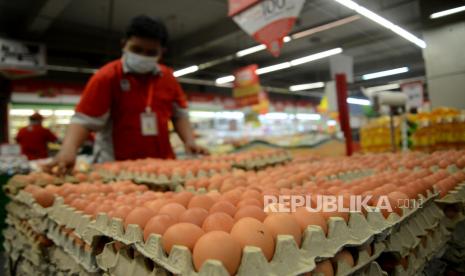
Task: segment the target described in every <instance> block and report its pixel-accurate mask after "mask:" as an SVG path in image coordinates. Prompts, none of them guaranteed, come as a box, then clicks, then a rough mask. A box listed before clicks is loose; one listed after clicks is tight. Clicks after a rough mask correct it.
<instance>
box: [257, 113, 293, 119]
mask: <svg viewBox="0 0 465 276" xmlns="http://www.w3.org/2000/svg"><path fill="white" fill-rule="evenodd" d="M263 116H264V117H265V118H266V119H267V120H286V119H289V114H287V113H284V112H270V113H266V114H265V115H263Z"/></svg>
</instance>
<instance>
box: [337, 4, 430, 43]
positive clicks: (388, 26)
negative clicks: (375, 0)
mask: <svg viewBox="0 0 465 276" xmlns="http://www.w3.org/2000/svg"><path fill="white" fill-rule="evenodd" d="M334 1H336V2H338V3H339V4H341V5H344V6H346V7H347V8H349V9H351V10H354V11H355V12H357V13H358V14H361V15H363V16H365V17H366V18H368V19H370V20H371V21H373V22H375V23H377V24H379V25H381V26H383V27H385V28H386V29H389V30H391V31H393V32H394V33H396V34H398V35H399V36H401V37H403V38H405V39H407V40H408V41H410V42H412V43H414V44H415V45H417V46H418V47H420V48H426V42H425V41H423V40H421V39H420V38H418V37H416V36H415V35H413V34H412V33H410V32H408V31H406V30H405V29H403V28H401V27H400V26H398V25H396V24H394V23H392V22H391V21H389V20H387V19H386V18H384V17H382V16H380V15H378V14H376V13H374V12H372V11H370V10H369V9H367V8H365V7H363V6H360V5H359V4H357V3H355V2H354V1H352V0H334Z"/></svg>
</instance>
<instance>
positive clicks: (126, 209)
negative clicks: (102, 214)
mask: <svg viewBox="0 0 465 276" xmlns="http://www.w3.org/2000/svg"><path fill="white" fill-rule="evenodd" d="M132 209H134V208H132V207H130V206H127V205H122V206H118V207H116V209H115V210H114V211H113V213H112V216H111V217H113V218H120V219H122V220H124V219H125V218H126V216H127V215H128V214H129V213H130V212H131V211H132Z"/></svg>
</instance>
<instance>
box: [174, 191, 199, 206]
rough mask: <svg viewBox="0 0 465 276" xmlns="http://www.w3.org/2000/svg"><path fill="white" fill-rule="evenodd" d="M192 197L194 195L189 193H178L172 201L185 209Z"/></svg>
mask: <svg viewBox="0 0 465 276" xmlns="http://www.w3.org/2000/svg"><path fill="white" fill-rule="evenodd" d="M193 196H194V194H193V193H191V192H180V193H177V194H175V195H174V196H173V200H174V202H176V203H179V204H181V205H183V206H184V207H186V208H187V205H188V204H189V201H190V200H191V198H192V197H193Z"/></svg>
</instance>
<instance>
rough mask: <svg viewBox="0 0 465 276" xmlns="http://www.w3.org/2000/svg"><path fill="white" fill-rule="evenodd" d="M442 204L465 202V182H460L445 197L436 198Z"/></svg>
mask: <svg viewBox="0 0 465 276" xmlns="http://www.w3.org/2000/svg"><path fill="white" fill-rule="evenodd" d="M436 203H438V204H440V205H447V204H457V203H460V204H464V203H465V183H460V184H458V185H457V186H455V187H454V189H452V190H451V191H449V192H448V193H447V194H446V195H445V196H444V197H443V198H440V199H436Z"/></svg>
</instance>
